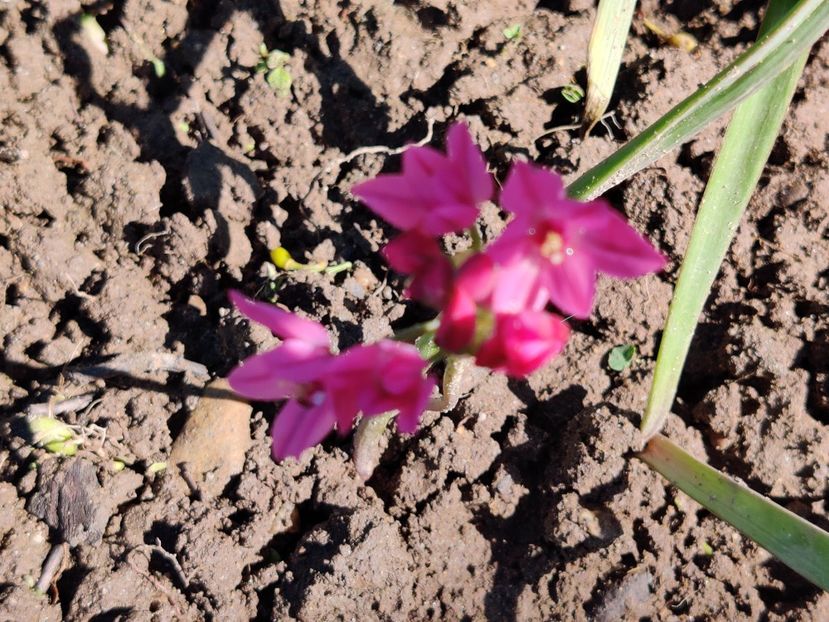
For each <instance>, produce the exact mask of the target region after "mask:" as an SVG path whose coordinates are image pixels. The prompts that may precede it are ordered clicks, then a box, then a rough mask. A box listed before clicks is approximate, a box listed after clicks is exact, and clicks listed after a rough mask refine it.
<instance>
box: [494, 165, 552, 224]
mask: <svg viewBox="0 0 829 622" xmlns="http://www.w3.org/2000/svg"><path fill="white" fill-rule="evenodd" d="M563 198H564V183H563V182H562V180H561V177H559V176H558V175H556V174H555V173H552V172H551V171H548V170H546V169H543V168H541V167H538V166H533V165H532V164H528V163H527V162H515V163H514V164H513V165H512V168H511V169H510V172H509V175H508V176H507V181H506V182H505V183H504V189H503V190H502V191H501V207H503V208H504V209H505V210H507V211H508V212H512V213H514V214H517V215H519V216H527V217H530V218H531V219H533V220H535V219H541V218H543V217H545V216H550V215H551V214H549V213H547V212H549V208H550V207H554V206H555V203H556V202H557V201H558V200H560V199H563Z"/></svg>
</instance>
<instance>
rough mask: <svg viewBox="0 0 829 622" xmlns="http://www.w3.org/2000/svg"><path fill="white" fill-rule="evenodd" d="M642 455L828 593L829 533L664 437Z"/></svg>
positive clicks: (704, 503) (690, 494)
mask: <svg viewBox="0 0 829 622" xmlns="http://www.w3.org/2000/svg"><path fill="white" fill-rule="evenodd" d="M637 457H638V458H640V459H642V460H643V461H644V462H646V463H647V464H648V465H649V466H650V467H652V468H653V469H654V470H655V471H657V472H658V473H660V474H662V476H664V477H665V478H666V479H667V480H668V481H670V482H671V483H672V484H674V485H675V486H676V487H677V488H679V489H680V490H682V491H683V492H684V493H685V494H687V495H688V496H689V497H691V498H693V499H694V500H696V501H697V502H698V503H700V504H701V505H703V506H704V507H705V508H706V509H708V510H709V511H711V512H712V513H713V514H715V515H716V516H718V517H720V518H721V519H723V520H724V521H726V522H728V523H730V524H731V525H733V526H734V527H736V528H737V529H738V530H739V531H741V532H742V533H743V534H745V535H746V536H748V537H749V538H751V539H752V540H754V541H755V542H756V543H757V544H759V545H760V546H762V547H763V548H764V549H766V550H767V551H768V552H769V553H771V554H772V555H774V556H775V557H777V558H778V559H779V560H780V561H782V562H783V563H784V564H786V565H787V566H788V567H789V568H791V569H792V570H794V571H795V572H797V573H798V574H800V575H801V576H803V577H805V578H806V579H808V580H809V581H811V582H812V583H814V584H815V585H817V586H819V587H821V588H823V589H824V590H829V533H826V532H825V531H823V530H821V529H818V528H817V527H816V526H814V525H813V524H811V523H810V522H809V521H807V520H804V519H803V518H801V517H800V516H798V515H797V514H794V513H792V512H790V511H789V510H787V509H785V508H783V507H781V506H779V505H778V504H776V503H774V501H771V500H770V499H767V498H766V497H763V496H762V495H759V494H757V493H756V492H754V491H753V490H751V489H749V488H747V487H746V486H744V485H742V484H740V483H738V482H736V481H734V480H732V479H730V478H729V477H727V476H726V475H723V474H722V473H720V472H719V471H717V470H716V469H713V468H712V467H710V466H708V465H707V464H705V463H704V462H700V461H699V460H697V459H696V458H694V457H693V456H692V455H690V454H689V453H687V452H686V451H685V450H683V449H681V448H680V447H678V446H677V445H675V444H674V443H672V442H671V441H669V440H668V439H667V438H665V437H664V436H662V435H656V436H654V437H653V438H652V439H651V440H650V442H648V444H647V446H646V447H645V449H644V450H643V451H642V452H641V453H639V454H637Z"/></svg>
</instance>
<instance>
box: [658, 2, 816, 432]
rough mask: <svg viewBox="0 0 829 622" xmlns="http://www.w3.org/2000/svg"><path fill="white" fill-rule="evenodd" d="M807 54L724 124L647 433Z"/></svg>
mask: <svg viewBox="0 0 829 622" xmlns="http://www.w3.org/2000/svg"><path fill="white" fill-rule="evenodd" d="M827 4H829V3H827ZM789 7H790V5H789V3H788V2H786V0H772V1H771V2H770V3H769V7H768V10H767V12H766V16H765V18H764V20H763V27H761V36H762V32H763V30H764V29H767V28H769V27H771V26H773V25H774V24H777V23H779V22H780V21H782V20H783V19H784V18H785V16H786V13H787V10H788V9H789ZM808 54H809V51H808V50H806V51H805V52H801V53H800V55H799V57H798V58H797V59H796V60H795V62H794V64H793V65H791V66H790V67H789V68H788V69H786V70H785V71H784V72H783V73H781V74H780V75H778V76H777V77H776V78H774V79H773V80H771V81H770V82H769V83H768V84H766V85H765V86H764V87H763V88H762V89H760V90H759V91H757V92H756V93H754V95H752V96H751V97H749V98H748V99H746V100H745V101H744V102H742V103H741V104H740V105H739V106H738V107H737V109H736V110H735V112H734V116H733V117H732V118H731V122H730V123H729V125H728V130H726V133H725V137H724V138H723V142H722V146H721V148H720V151H719V154H718V155H717V158H716V160H715V162H714V167H713V169H712V171H711V176H710V177H709V179H708V184H707V186H706V187H705V193H704V194H703V197H702V203H701V204H700V208H699V212H698V213H697V218H696V221H695V222H694V228H693V230H692V231H691V238H690V241H689V243H688V250H687V251H686V253H685V258H684V260H683V261H682V267H681V268H680V272H679V279H678V280H677V284H676V289H675V291H674V297H673V301H672V302H671V306H670V310H669V311H668V319H667V322H666V324H665V331H664V333H663V336H662V342H661V344H660V346H659V354H658V355H657V358H656V366H655V368H654V379H653V385H652V386H651V392H650V395H649V396H648V405H647V407H646V409H645V416H644V417H643V419H642V431H643V433H644V434H645V435H646V436H651V435H653V434H654V433H656V432H657V431H659V429H660V428H661V427H662V423H663V422H664V420H665V417H667V415H668V412H670V409H671V405H672V404H673V401H674V397H675V395H676V390H677V386H678V384H679V378H680V374H681V373H682V368H683V365H684V364H685V358H686V357H687V355H688V349H689V347H690V345H691V339H692V337H693V335H694V329H695V328H696V325H697V322H698V320H699V317H700V313H701V312H702V309H703V306H704V305H705V301H706V299H707V298H708V293H709V291H710V289H711V285H712V284H713V282H714V278H715V277H716V275H717V272H718V271H719V267H720V264H721V263H722V260H723V258H724V257H725V253H726V252H727V250H728V247H729V245H730V244H731V240H732V238H733V237H734V233H735V232H736V230H737V225H738V224H739V222H740V218H741V217H742V215H743V212H744V211H745V208H746V205H748V201H749V199H750V198H751V195H752V193H753V192H754V189H755V187H756V186H757V180H758V179H759V178H760V174H761V173H762V171H763V167H764V166H765V163H766V160H767V159H768V157H769V153H771V149H772V146H773V145H774V141H775V138H776V137H777V135H778V133H779V132H780V126H781V125H782V123H783V119H784V117H785V115H786V110H787V109H788V107H789V102H790V101H791V98H792V94H793V93H794V89H795V86H796V85H797V81H798V79H799V78H800V74H801V73H802V72H803V66H804V65H805V63H806V58H807V57H808Z"/></svg>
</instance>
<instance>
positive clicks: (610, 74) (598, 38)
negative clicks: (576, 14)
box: [584, 0, 636, 132]
mask: <svg viewBox="0 0 829 622" xmlns="http://www.w3.org/2000/svg"><path fill="white" fill-rule="evenodd" d="M635 8H636V0H599V8H598V9H597V11H596V20H595V21H594V22H593V32H592V33H591V35H590V44H589V45H588V48H587V101H586V102H585V104H584V124H585V125H586V126H587V132H589V131H590V130H591V129H592V128H593V126H594V125H596V123H598V121H599V119H601V118H602V115H603V114H604V111H605V110H607V105H608V104H609V103H610V98H611V97H612V95H613V87H614V86H615V85H616V76H617V75H618V74H619V66H620V65H621V64H622V54H623V53H624V51H625V41H627V37H628V32H629V31H630V22H631V20H632V19H633V9H635Z"/></svg>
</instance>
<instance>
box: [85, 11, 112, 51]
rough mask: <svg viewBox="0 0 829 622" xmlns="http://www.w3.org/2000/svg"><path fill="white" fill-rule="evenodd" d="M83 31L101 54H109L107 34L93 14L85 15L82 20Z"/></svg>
mask: <svg viewBox="0 0 829 622" xmlns="http://www.w3.org/2000/svg"><path fill="white" fill-rule="evenodd" d="M80 24H81V31H82V32H83V34H84V35H85V36H86V38H87V39H88V40H89V42H90V43H91V44H92V45H93V46H94V47H95V49H96V50H98V51H99V52H101V54H104V55H106V54H109V46H108V45H107V34H106V32H105V31H104V29H103V28H101V25H100V24H99V23H98V20H97V19H96V18H95V16H94V15H92V14H91V13H84V14H83V15H81V19H80Z"/></svg>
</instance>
